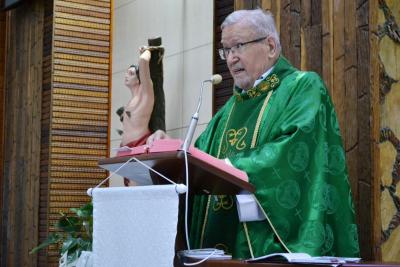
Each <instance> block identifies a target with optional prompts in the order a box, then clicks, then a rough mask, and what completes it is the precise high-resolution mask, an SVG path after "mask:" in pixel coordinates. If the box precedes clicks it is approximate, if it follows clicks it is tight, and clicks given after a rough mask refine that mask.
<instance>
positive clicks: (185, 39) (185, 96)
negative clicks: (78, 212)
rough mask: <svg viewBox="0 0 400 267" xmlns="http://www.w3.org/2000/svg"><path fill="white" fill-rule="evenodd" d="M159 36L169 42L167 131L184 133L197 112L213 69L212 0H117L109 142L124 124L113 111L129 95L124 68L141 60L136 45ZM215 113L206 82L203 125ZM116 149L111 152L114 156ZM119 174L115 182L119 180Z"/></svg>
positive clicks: (113, 141) (116, 142)
mask: <svg viewBox="0 0 400 267" xmlns="http://www.w3.org/2000/svg"><path fill="white" fill-rule="evenodd" d="M155 36H161V37H162V40H163V46H164V47H165V57H164V92H165V101H166V127H167V132H168V134H169V135H170V136H172V137H174V138H183V136H184V135H185V133H186V127H187V125H188V123H189V121H190V118H191V115H192V113H193V112H194V110H195V108H196V105H197V99H198V95H199V91H200V90H199V89H200V84H201V81H202V80H205V79H208V78H209V77H210V76H211V74H212V48H213V45H212V40H213V1H211V0H190V1H185V0H115V1H114V20H113V57H112V68H113V73H112V101H111V103H112V106H111V137H110V138H111V140H110V141H111V142H110V144H111V148H114V147H118V146H119V143H120V136H119V135H118V133H117V132H116V129H121V127H122V125H121V123H120V122H119V118H118V116H117V115H116V113H115V111H116V110H117V109H118V108H119V107H121V106H123V105H125V104H126V102H127V100H128V99H129V97H130V95H129V92H128V89H127V88H126V87H125V86H124V84H123V79H124V75H125V70H126V68H127V67H128V66H129V65H130V64H132V63H137V59H138V48H139V47H140V46H141V45H145V44H147V39H148V38H151V37H155ZM211 114H212V90H211V86H209V85H208V86H206V87H205V90H204V93H203V105H202V108H201V112H200V120H199V126H198V127H197V130H196V133H195V137H196V136H197V135H198V134H199V133H200V132H201V131H202V130H203V129H204V128H205V126H206V124H207V123H208V122H209V120H210V118H211ZM112 155H113V152H111V156H112ZM115 183H118V182H117V179H114V180H113V181H112V182H111V185H115Z"/></svg>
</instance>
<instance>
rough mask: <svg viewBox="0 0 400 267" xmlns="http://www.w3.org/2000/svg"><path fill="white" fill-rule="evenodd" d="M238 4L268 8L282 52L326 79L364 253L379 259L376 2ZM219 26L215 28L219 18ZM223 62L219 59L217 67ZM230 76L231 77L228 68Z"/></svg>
mask: <svg viewBox="0 0 400 267" xmlns="http://www.w3.org/2000/svg"><path fill="white" fill-rule="evenodd" d="M215 2H216V3H217V2H219V1H215ZM234 6H235V9H252V8H257V7H261V8H263V9H265V10H270V11H271V12H272V13H273V14H274V15H275V21H276V24H277V29H278V31H279V32H280V40H281V45H282V53H283V55H284V56H285V57H287V58H288V59H289V60H290V61H291V62H292V64H293V65H294V66H296V67H297V68H300V69H303V70H311V71H315V72H317V73H318V74H320V76H321V77H322V78H323V80H324V81H325V83H326V85H327V88H328V91H329V93H330V95H331V98H332V100H333V102H334V104H335V109H336V112H337V115H338V119H339V124H340V128H341V132H342V138H343V143H344V146H345V150H346V158H347V165H348V170H349V180H350V183H351V187H352V191H353V197H354V201H355V206H356V212H357V220H358V224H359V231H360V243H361V256H362V257H363V258H364V259H373V258H376V259H379V254H377V252H376V250H375V249H374V247H375V245H376V238H375V237H374V236H375V235H376V226H375V223H376V222H377V221H379V218H375V217H374V216H373V215H374V213H375V212H376V201H377V200H376V199H375V198H374V197H375V195H374V192H378V191H379V189H378V188H376V185H375V184H374V183H375V182H374V179H373V177H374V176H373V175H372V173H373V171H374V169H373V167H372V165H373V164H374V161H373V158H372V151H373V149H372V145H373V143H372V142H371V136H372V133H373V131H374V128H372V124H371V123H372V122H371V119H370V117H371V113H372V111H373V109H374V107H373V106H372V105H373V102H372V100H371V98H372V97H373V95H372V91H373V88H372V84H371V78H372V77H373V75H376V73H375V74H374V73H372V72H371V60H372V57H373V56H371V55H372V54H373V53H374V51H375V50H371V47H370V46H371V45H370V40H371V39H372V36H373V35H374V33H373V31H371V28H370V22H371V20H370V17H369V15H370V14H369V12H371V8H373V7H376V6H377V1H376V0H370V1H364V0H358V1H345V0H335V1H334V0H327V1H319V0H282V1H270V0H252V1H246V0H235V3H234ZM216 24H217V25H215V27H216V29H217V27H218V21H216ZM375 56H376V55H375ZM221 64H222V62H218V66H220V65H221ZM226 76H227V77H228V79H230V75H229V72H227V74H226ZM224 78H226V77H224ZM224 92H225V95H224V97H223V98H218V95H215V96H216V97H217V99H215V100H214V101H215V103H218V107H219V106H222V105H223V103H224V102H225V99H227V98H228V97H229V96H230V94H229V93H227V92H228V88H226V89H225V91H224ZM231 92H232V91H231V90H230V93H231ZM214 107H215V105H214ZM361 218H362V219H361Z"/></svg>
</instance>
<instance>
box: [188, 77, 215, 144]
mask: <svg viewBox="0 0 400 267" xmlns="http://www.w3.org/2000/svg"><path fill="white" fill-rule="evenodd" d="M221 81H222V76H221V75H219V74H214V75H213V76H211V78H210V79H208V80H204V81H203V82H202V83H201V90H200V96H199V101H198V103H197V108H196V111H195V113H194V114H193V115H192V120H191V121H190V124H189V127H188V130H187V132H186V136H185V140H184V142H183V144H182V147H181V149H182V150H183V151H185V152H186V151H187V150H188V149H189V146H190V143H191V142H192V139H193V134H194V130H196V126H197V122H198V121H199V111H200V106H201V103H202V101H203V88H204V84H205V83H207V82H209V83H211V84H219V83H220V82H221Z"/></svg>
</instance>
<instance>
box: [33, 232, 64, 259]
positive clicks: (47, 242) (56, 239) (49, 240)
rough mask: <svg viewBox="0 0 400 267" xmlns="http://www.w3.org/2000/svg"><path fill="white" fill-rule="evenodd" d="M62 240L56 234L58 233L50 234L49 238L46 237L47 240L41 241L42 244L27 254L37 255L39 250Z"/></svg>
mask: <svg viewBox="0 0 400 267" xmlns="http://www.w3.org/2000/svg"><path fill="white" fill-rule="evenodd" d="M61 239H62V235H60V234H58V233H51V234H49V236H48V237H47V239H46V240H45V241H43V243H41V244H40V245H39V246H37V247H34V248H33V249H32V250H31V251H30V252H29V254H33V253H37V252H38V251H39V250H41V249H43V248H45V247H47V246H49V245H52V244H57V243H58V242H59V241H60V240H61Z"/></svg>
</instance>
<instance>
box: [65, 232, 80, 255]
mask: <svg viewBox="0 0 400 267" xmlns="http://www.w3.org/2000/svg"><path fill="white" fill-rule="evenodd" d="M78 244H79V242H78V239H77V238H74V237H72V236H71V235H68V236H67V238H66V239H65V240H64V242H63V245H62V247H61V254H63V253H64V252H66V251H68V255H69V254H70V253H71V252H72V251H75V250H76V248H77V247H78Z"/></svg>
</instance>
